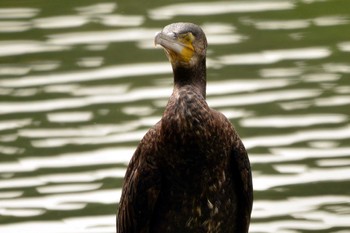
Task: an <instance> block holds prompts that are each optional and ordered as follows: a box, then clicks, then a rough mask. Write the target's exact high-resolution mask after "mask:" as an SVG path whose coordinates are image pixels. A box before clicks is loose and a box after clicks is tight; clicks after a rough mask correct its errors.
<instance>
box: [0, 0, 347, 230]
mask: <svg viewBox="0 0 350 233" xmlns="http://www.w3.org/2000/svg"><path fill="white" fill-rule="evenodd" d="M339 1H340V2H339V3H337V4H335V3H332V2H331V1H327V0H320V1H317V0H311V1H310V0H303V1H289V0H286V1H267V0H264V1H234V2H227V1H223V2H221V1H219V2H202V3H199V2H198V3H179V4H173V5H164V3H158V4H156V3H154V4H155V5H153V6H147V7H146V6H142V7H141V8H140V9H136V8H135V6H136V5H139V3H133V1H128V3H127V2H118V4H117V3H115V2H102V3H98V4H91V3H86V4H85V5H81V4H75V3H70V4H68V5H67V6H66V5H65V4H64V3H65V1H62V2H60V3H57V4H58V5H59V6H61V7H62V10H60V9H59V8H57V6H51V7H54V8H55V11H52V13H50V11H48V8H45V7H47V6H46V4H43V5H42V6H41V7H40V8H37V7H35V5H34V3H33V6H32V7H28V6H27V7H26V6H23V7H18V6H16V7H17V8H16V7H11V6H10V5H6V6H4V5H3V4H2V3H0V76H1V77H0V98H1V101H0V155H1V156H0V159H1V163H0V232H6V233H11V232H16V233H17V232H23V231H26V232H28V229H30V231H29V232H42V231H43V230H44V231H45V232H57V233H68V232H69V233H76V232H84V233H85V232H86V233H88V232H94V233H95V232H114V230H115V212H116V210H115V209H116V208H115V206H116V203H117V202H118V200H119V197H120V191H121V190H120V188H121V181H122V178H123V176H124V173H125V169H126V165H127V163H128V162H129V160H130V158H131V155H132V154H133V152H134V149H135V147H136V145H137V143H138V141H139V140H140V139H141V138H142V136H143V135H144V133H145V132H146V131H147V129H148V128H149V127H151V126H152V125H153V124H155V123H156V122H157V121H158V120H159V119H160V116H161V113H162V110H163V108H164V105H165V104H166V101H167V98H168V96H169V95H170V93H171V91H172V83H171V79H170V77H171V66H170V64H169V63H168V62H167V61H166V57H165V56H164V54H163V52H162V51H160V50H155V49H153V47H154V45H153V37H154V35H155V33H156V32H157V31H159V30H161V27H162V26H164V25H165V24H168V23H169V22H168V21H169V19H171V20H172V21H189V18H188V17H191V18H190V20H191V21H194V22H197V23H200V24H201V25H202V27H203V29H204V30H205V32H206V34H207V36H208V41H209V51H208V68H209V69H208V89H207V93H208V103H209V105H210V106H212V107H214V108H216V109H218V110H220V111H221V112H223V113H224V114H225V115H226V116H227V117H228V118H229V119H230V120H232V121H233V123H234V124H235V126H236V128H237V130H238V131H239V133H240V135H241V137H242V139H243V141H244V143H245V146H246V147H247V149H248V152H249V155H250V160H251V162H252V166H253V172H254V188H255V202H254V207H253V221H252V224H251V227H250V229H251V230H250V232H256V233H258V232H259V233H260V232H271V233H272V232H280V233H281V232H282V233H291V232H346V231H347V230H348V229H349V227H350V226H349V221H348V219H349V217H350V206H349V191H348V188H347V187H348V186H349V180H350V176H349V174H350V168H349V164H350V159H349V158H350V147H349V138H350V124H349V110H348V108H347V106H348V105H349V104H350V95H349V94H350V83H349V80H350V79H349V74H350V63H349V61H348V59H347V57H348V53H349V51H350V42H349V39H348V36H347V35H348V34H349V33H350V31H349V23H350V22H349V19H350V15H349V12H345V11H342V8H343V9H347V8H346V7H350V5H349V2H348V1H345V0H339ZM129 2H130V4H134V6H133V7H130V5H129ZM61 4H62V5H61ZM340 5H341V6H342V7H337V6H340ZM67 7H68V8H67ZM56 8H57V10H56ZM142 8H144V9H142ZM194 8H196V11H193V9H194ZM128 9H132V11H130V14H129V13H128ZM131 12H132V13H131ZM301 12H307V14H306V13H305V15H303V14H304V13H301ZM322 12H327V13H324V14H322ZM213 17H215V18H213ZM39 34H40V36H39Z"/></svg>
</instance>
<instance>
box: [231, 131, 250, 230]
mask: <svg viewBox="0 0 350 233" xmlns="http://www.w3.org/2000/svg"><path fill="white" fill-rule="evenodd" d="M237 142H238V145H236V146H234V148H233V149H232V151H231V166H232V171H233V173H234V174H233V179H234V182H235V183H236V184H237V185H236V187H237V199H238V200H239V202H238V215H237V217H238V219H237V223H238V228H237V229H240V230H239V232H242V233H243V232H248V229H249V223H250V214H251V211H252V207H253V184H252V173H251V168H250V162H249V158H248V154H247V151H246V149H245V148H244V145H243V143H242V142H241V140H240V139H239V138H237Z"/></svg>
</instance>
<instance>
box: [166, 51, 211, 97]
mask: <svg viewBox="0 0 350 233" xmlns="http://www.w3.org/2000/svg"><path fill="white" fill-rule="evenodd" d="M173 72H174V91H176V90H179V89H180V88H181V87H184V86H188V85H190V86H193V87H196V89H198V90H199V93H198V94H200V95H202V96H203V98H204V99H205V97H206V85H207V80H206V76H207V75H206V74H207V71H206V61H205V58H204V59H203V60H202V61H201V62H198V63H196V64H195V65H193V66H190V67H184V66H176V67H173Z"/></svg>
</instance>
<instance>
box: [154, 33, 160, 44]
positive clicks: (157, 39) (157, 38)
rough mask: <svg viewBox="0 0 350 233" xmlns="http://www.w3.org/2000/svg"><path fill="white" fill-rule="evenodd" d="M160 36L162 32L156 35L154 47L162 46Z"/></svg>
mask: <svg viewBox="0 0 350 233" xmlns="http://www.w3.org/2000/svg"><path fill="white" fill-rule="evenodd" d="M160 35H161V32H157V33H156V35H155V37H154V47H157V45H159V44H160V40H161V38H160Z"/></svg>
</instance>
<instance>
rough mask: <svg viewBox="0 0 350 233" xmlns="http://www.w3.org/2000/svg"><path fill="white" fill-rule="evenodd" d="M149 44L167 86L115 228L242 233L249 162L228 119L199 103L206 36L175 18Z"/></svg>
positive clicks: (126, 232) (129, 232)
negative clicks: (158, 55)
mask: <svg viewBox="0 0 350 233" xmlns="http://www.w3.org/2000/svg"><path fill="white" fill-rule="evenodd" d="M155 44H159V45H161V46H162V47H163V48H164V49H165V52H166V54H167V56H168V58H169V60H170V62H171V65H172V68H173V73H174V89H173V93H172V95H171V96H170V99H169V102H168V104H167V106H166V108H165V111H164V113H163V116H162V118H161V120H160V121H159V122H158V123H157V124H156V125H155V126H154V127H152V128H151V129H150V130H149V131H148V132H147V133H146V135H145V136H144V137H143V139H142V140H141V142H140V144H139V145H138V147H137V149H136V151H135V153H134V155H133V157H132V159H131V161H130V164H129V166H128V169H127V171H126V175H125V180H124V185H123V191H122V196H121V200H120V203H119V210H118V215H117V233H246V232H248V228H249V223H250V214H251V210H252V201H253V194H252V176H251V169H250V163H249V159H248V156H247V152H246V150H245V148H244V146H243V143H242V142H241V140H240V138H239V136H238V134H237V132H236V131H235V129H234V128H233V126H232V124H231V123H230V121H229V120H228V119H227V118H226V117H225V116H224V115H223V114H221V113H219V112H217V111H215V110H213V109H211V108H210V107H208V105H207V103H206V100H205V97H206V49H207V40H206V37H205V34H204V32H203V31H202V29H201V28H200V27H198V26H197V25H195V24H192V23H174V24H170V25H168V26H166V27H165V28H164V29H163V30H162V31H161V32H160V33H158V34H157V35H156V37H155Z"/></svg>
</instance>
